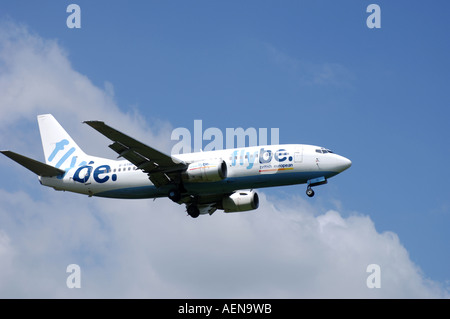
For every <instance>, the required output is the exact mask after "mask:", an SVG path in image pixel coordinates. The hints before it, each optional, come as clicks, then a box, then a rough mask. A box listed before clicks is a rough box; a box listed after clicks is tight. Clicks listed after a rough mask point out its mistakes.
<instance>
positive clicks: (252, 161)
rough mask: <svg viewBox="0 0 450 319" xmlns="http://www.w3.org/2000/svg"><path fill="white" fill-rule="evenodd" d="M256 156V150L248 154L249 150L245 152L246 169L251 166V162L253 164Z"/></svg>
mask: <svg viewBox="0 0 450 319" xmlns="http://www.w3.org/2000/svg"><path fill="white" fill-rule="evenodd" d="M257 157H258V152H257V151H256V152H254V153H253V154H250V152H247V159H248V166H247V169H251V168H252V167H253V164H255V160H256V158H257Z"/></svg>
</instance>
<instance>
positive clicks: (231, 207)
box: [222, 190, 259, 213]
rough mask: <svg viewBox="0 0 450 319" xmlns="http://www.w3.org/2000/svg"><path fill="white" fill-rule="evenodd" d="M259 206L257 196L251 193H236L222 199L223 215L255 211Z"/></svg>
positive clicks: (253, 192)
mask: <svg viewBox="0 0 450 319" xmlns="http://www.w3.org/2000/svg"><path fill="white" fill-rule="evenodd" d="M258 206H259V197H258V194H257V193H256V192H255V191H253V190H251V191H237V192H235V193H233V194H231V195H230V196H227V197H224V198H223V199H222V208H223V210H224V211H225V213H234V212H245V211H248V210H253V209H257V208H258Z"/></svg>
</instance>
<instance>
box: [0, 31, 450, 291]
mask: <svg viewBox="0 0 450 319" xmlns="http://www.w3.org/2000/svg"><path fill="white" fill-rule="evenodd" d="M0 30H2V31H1V33H0V68H1V73H0V125H1V126H2V127H3V131H4V132H5V134H7V135H3V137H2V138H0V142H1V143H2V144H5V143H9V146H11V147H13V146H16V145H18V147H19V148H20V147H26V145H27V142H29V140H25V141H22V140H20V138H23V136H28V137H30V139H31V138H32V136H35V135H36V134H38V133H37V132H38V131H37V127H36V125H35V124H33V126H31V127H29V128H28V127H26V126H21V127H20V131H21V133H20V138H19V137H18V136H17V132H18V131H19V130H18V128H17V126H18V125H20V124H19V123H20V122H23V121H26V122H28V123H32V122H34V121H35V115H37V114H39V113H47V112H49V113H54V114H55V116H56V117H57V119H59V120H60V121H61V122H63V125H64V126H68V127H67V129H68V130H69V131H70V133H71V134H72V135H73V136H74V137H75V138H76V139H77V141H78V142H79V144H80V145H83V146H86V148H88V149H90V150H91V151H92V152H91V153H94V155H101V154H98V151H96V150H97V149H99V145H100V146H101V145H105V149H106V143H105V140H104V139H102V138H99V139H96V137H95V136H96V134H97V133H96V132H95V131H92V130H91V129H90V128H88V127H87V126H86V125H81V124H80V122H81V121H83V120H86V119H102V120H105V121H107V122H109V123H111V124H112V125H116V126H118V127H121V128H122V129H126V130H127V133H130V134H132V135H134V136H136V137H137V138H140V139H141V140H143V141H144V142H146V143H148V144H151V145H154V146H156V147H159V148H162V149H166V150H168V149H170V145H169V142H168V141H167V140H166V139H164V138H161V137H163V136H164V137H170V125H169V124H167V123H166V124H164V123H163V124H162V125H161V126H159V128H160V130H159V131H158V132H156V131H155V130H149V129H148V126H149V124H148V121H147V120H146V119H145V118H143V117H142V116H141V115H140V113H139V112H138V111H136V110H133V111H130V112H129V113H124V112H123V111H121V110H120V109H119V107H118V106H117V105H116V104H115V101H114V99H113V94H114V93H113V92H114V90H113V84H111V83H109V82H108V81H105V89H100V88H98V87H96V86H94V85H93V84H92V83H91V82H90V81H89V79H88V78H87V77H86V76H83V75H81V74H79V73H78V72H76V71H75V70H73V68H72V67H71V65H70V62H69V60H68V58H67V54H66V53H65V52H64V50H63V49H61V48H60V46H59V45H58V43H57V42H56V41H52V40H46V39H42V38H40V37H39V36H37V35H33V34H31V33H30V32H29V31H27V30H26V28H24V27H20V26H17V25H15V24H11V23H10V24H8V25H6V26H5V25H4V27H2V28H0ZM87 114H88V115H89V117H86V115H87ZM155 121H157V119H155ZM2 134H3V133H2ZM5 136H6V137H7V138H6V137H5ZM33 138H36V137H33ZM83 140H84V141H86V144H83V143H82V141H83ZM38 151H39V149H38V147H35V148H33V152H32V153H37V152H38ZM108 154H112V153H108ZM28 155H30V154H28ZM7 161H8V159H6V158H3V159H1V163H0V174H2V173H4V172H5V170H6V169H11V167H14V168H12V169H14V170H16V169H17V172H22V171H23V168H21V167H19V166H9V165H7V164H6V163H7ZM23 178H24V179H25V178H30V175H29V174H28V175H25V174H24V175H23ZM8 186H9V185H8V182H7V181H5V180H2V182H1V184H0V203H1V205H0V297H2V298H9V297H18V298H21V297H36V298H54V297H58V298H78V297H86V298H91V297H100V298H107V297H137V298H139V297H150V298H151V297H154V298H251V297H261V298H278V297H286V298H299V297H300V298H309V297H319V298H321V297H327V298H328V297H331V298H333V297H339V298H341V297H342V298H345V297H356V298H379V297H383V298H421V297H448V294H447V292H446V291H445V289H443V288H441V287H440V285H439V283H436V282H433V281H431V280H428V279H427V278H426V277H425V276H424V274H422V273H421V271H420V269H419V268H418V267H417V266H416V265H415V264H414V263H413V262H412V261H411V260H410V258H409V256H408V252H407V250H406V249H405V247H403V246H402V244H401V243H400V241H399V239H398V237H397V235H396V234H394V233H391V232H385V233H378V232H377V231H376V229H375V226H374V224H373V222H372V220H371V219H370V218H369V217H368V216H363V215H352V216H349V217H343V216H342V215H341V214H340V213H339V212H337V211H324V212H317V211H316V209H314V208H313V207H311V205H310V204H309V203H308V202H307V201H306V200H304V199H302V198H300V197H296V196H292V197H290V198H288V200H287V201H286V200H279V199H277V198H271V199H267V198H266V196H265V195H264V193H261V196H260V197H261V205H260V208H259V209H258V210H257V211H255V212H248V213H236V214H223V213H221V212H216V213H215V214H214V215H212V216H200V217H199V218H198V219H191V218H190V217H187V216H185V215H186V213H185V212H184V208H183V207H182V206H178V205H176V204H174V203H172V202H171V201H170V200H168V199H158V200H156V201H152V200H136V201H132V200H130V201H127V200H112V199H101V198H88V197H84V196H81V195H76V194H70V193H63V192H54V191H53V190H51V189H47V188H41V187H40V186H38V185H36V186H32V187H28V189H29V192H30V193H29V194H28V193H26V192H24V191H11V190H9V187H8ZM72 263H75V264H78V265H80V267H81V273H82V277H81V278H82V279H81V288H80V289H68V288H67V287H66V278H67V276H68V275H69V274H67V273H66V267H67V265H69V264H72ZM369 264H378V265H380V267H381V288H380V289H369V288H368V287H367V285H366V279H367V277H368V275H369V273H367V272H366V268H367V266H368V265H369Z"/></svg>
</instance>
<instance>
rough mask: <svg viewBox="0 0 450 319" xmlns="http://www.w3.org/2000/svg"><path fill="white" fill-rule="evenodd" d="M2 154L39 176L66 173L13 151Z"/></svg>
mask: <svg viewBox="0 0 450 319" xmlns="http://www.w3.org/2000/svg"><path fill="white" fill-rule="evenodd" d="M0 152H1V153H3V154H4V155H5V156H8V157H9V158H10V159H12V160H13V161H15V162H17V163H19V164H20V165H22V166H23V167H25V168H28V169H29V170H30V171H32V172H33V173H35V174H37V175H39V176H44V177H52V176H59V175H63V174H64V173H65V171H64V170H62V169H59V168H56V167H53V166H50V165H47V164H44V163H41V162H39V161H36V160H34V159H32V158H29V157H26V156H23V155H20V154H17V153H14V152H11V151H0Z"/></svg>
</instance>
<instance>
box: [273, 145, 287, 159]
mask: <svg viewBox="0 0 450 319" xmlns="http://www.w3.org/2000/svg"><path fill="white" fill-rule="evenodd" d="M286 154H287V152H286V150H285V149H283V148H282V149H279V150H278V151H276V152H275V160H276V161H278V162H284V161H285V160H286V159H287V157H286V156H284V157H281V158H280V157H278V156H279V155H281V156H283V155H286Z"/></svg>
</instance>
